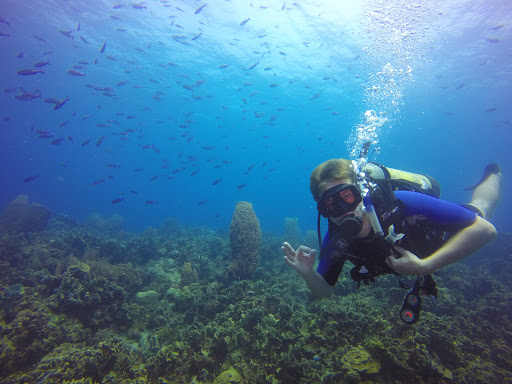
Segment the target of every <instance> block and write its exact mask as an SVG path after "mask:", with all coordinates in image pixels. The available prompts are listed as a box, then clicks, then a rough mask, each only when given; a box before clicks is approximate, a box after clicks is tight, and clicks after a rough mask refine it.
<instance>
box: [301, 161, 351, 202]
mask: <svg viewBox="0 0 512 384" xmlns="http://www.w3.org/2000/svg"><path fill="white" fill-rule="evenodd" d="M356 176H357V175H356V172H355V171H354V167H352V162H351V161H350V160H347V159H331V160H327V161H325V162H323V163H322V164H320V165H319V166H317V167H316V168H315V169H314V170H313V172H312V173H311V176H310V178H309V188H310V189H311V194H312V195H313V198H314V199H315V201H318V200H320V197H321V196H322V193H324V192H325V189H326V185H327V183H328V182H329V181H332V180H342V179H347V180H349V182H350V183H355V182H356Z"/></svg>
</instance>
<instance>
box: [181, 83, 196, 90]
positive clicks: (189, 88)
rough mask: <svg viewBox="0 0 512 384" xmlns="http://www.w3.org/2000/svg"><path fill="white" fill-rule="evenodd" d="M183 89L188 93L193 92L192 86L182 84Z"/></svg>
mask: <svg viewBox="0 0 512 384" xmlns="http://www.w3.org/2000/svg"><path fill="white" fill-rule="evenodd" d="M183 88H185V89H188V90H189V91H193V90H194V88H192V86H190V85H187V84H183Z"/></svg>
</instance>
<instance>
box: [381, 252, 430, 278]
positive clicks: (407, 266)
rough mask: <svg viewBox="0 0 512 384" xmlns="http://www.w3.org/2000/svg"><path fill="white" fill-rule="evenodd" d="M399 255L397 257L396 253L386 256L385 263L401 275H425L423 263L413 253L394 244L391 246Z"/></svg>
mask: <svg viewBox="0 0 512 384" xmlns="http://www.w3.org/2000/svg"><path fill="white" fill-rule="evenodd" d="M393 249H394V250H395V251H397V252H398V253H399V254H400V255H401V256H400V258H397V257H398V256H397V255H391V256H388V257H387V258H386V264H387V265H389V267H391V269H393V270H394V271H395V272H398V273H401V274H402V275H425V274H428V272H426V268H425V263H424V261H423V260H421V259H420V258H419V257H418V256H416V255H415V254H414V253H412V252H410V251H407V250H406V249H403V248H402V247H399V246H398V245H395V246H394V247H393Z"/></svg>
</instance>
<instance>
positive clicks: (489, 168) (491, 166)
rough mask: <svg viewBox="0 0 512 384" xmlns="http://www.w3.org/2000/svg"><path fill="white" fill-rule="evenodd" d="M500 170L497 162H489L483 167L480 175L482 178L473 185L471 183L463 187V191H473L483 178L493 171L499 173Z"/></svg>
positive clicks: (485, 178)
mask: <svg viewBox="0 0 512 384" xmlns="http://www.w3.org/2000/svg"><path fill="white" fill-rule="evenodd" d="M500 172H501V169H500V166H499V165H498V164H497V163H492V164H489V165H488V166H487V167H485V171H484V174H483V175H482V178H481V179H480V181H479V182H478V183H476V184H475V185H473V186H472V187H468V188H464V190H465V191H473V190H475V189H476V187H478V186H479V185H480V184H482V183H483V182H484V181H485V180H487V178H488V177H489V175H492V174H494V173H500Z"/></svg>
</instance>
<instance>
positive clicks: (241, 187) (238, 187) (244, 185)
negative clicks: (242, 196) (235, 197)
mask: <svg viewBox="0 0 512 384" xmlns="http://www.w3.org/2000/svg"><path fill="white" fill-rule="evenodd" d="M246 186H247V184H240V185H237V186H236V189H238V190H239V191H241V190H242V189H243V188H245V187H246Z"/></svg>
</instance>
